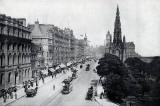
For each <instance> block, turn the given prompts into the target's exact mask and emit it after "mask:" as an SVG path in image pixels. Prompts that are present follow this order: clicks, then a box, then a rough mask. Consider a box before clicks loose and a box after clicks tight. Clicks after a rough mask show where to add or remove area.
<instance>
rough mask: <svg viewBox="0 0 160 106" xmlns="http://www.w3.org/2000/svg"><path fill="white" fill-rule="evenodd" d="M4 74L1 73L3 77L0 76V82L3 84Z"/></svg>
mask: <svg viewBox="0 0 160 106" xmlns="http://www.w3.org/2000/svg"><path fill="white" fill-rule="evenodd" d="M3 76H4V74H1V78H0V84H1V85H2V83H3Z"/></svg>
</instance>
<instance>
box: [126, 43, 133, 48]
mask: <svg viewBox="0 0 160 106" xmlns="http://www.w3.org/2000/svg"><path fill="white" fill-rule="evenodd" d="M126 47H127V48H135V45H134V43H133V42H126Z"/></svg>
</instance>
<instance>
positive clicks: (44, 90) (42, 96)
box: [6, 72, 71, 106]
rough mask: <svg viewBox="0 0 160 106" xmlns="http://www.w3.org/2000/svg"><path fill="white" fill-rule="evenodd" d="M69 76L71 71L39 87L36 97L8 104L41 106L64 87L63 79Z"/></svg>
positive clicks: (13, 105) (24, 98)
mask: <svg viewBox="0 0 160 106" xmlns="http://www.w3.org/2000/svg"><path fill="white" fill-rule="evenodd" d="M68 76H71V72H67V73H66V74H64V75H62V76H60V77H59V78H57V79H54V80H52V81H50V82H48V83H46V84H45V85H44V86H42V87H40V88H39V89H38V92H37V95H36V96H34V97H26V96H24V97H22V98H20V99H18V100H17V101H14V102H12V103H10V104H8V105H6V106H40V105H42V104H44V103H45V101H46V100H48V99H49V98H50V97H51V96H53V95H56V94H57V93H58V92H59V90H60V89H61V87H62V83H61V82H62V81H63V80H64V79H66V78H67V77H68ZM53 85H55V90H53Z"/></svg>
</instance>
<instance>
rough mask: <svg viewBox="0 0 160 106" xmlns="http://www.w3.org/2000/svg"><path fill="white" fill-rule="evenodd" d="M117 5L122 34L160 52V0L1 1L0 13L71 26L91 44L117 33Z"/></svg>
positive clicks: (143, 49)
mask: <svg viewBox="0 0 160 106" xmlns="http://www.w3.org/2000/svg"><path fill="white" fill-rule="evenodd" d="M117 4H118V5H119V9H120V18H121V25H122V35H125V36H126V40H127V41H133V42H134V43H135V45H136V52H138V53H139V54H141V55H144V56H154V55H160V0H0V13H2V14H6V15H8V16H11V17H15V18H21V17H22V18H26V19H27V22H28V23H30V24H33V23H34V21H35V20H37V18H38V20H39V22H40V23H43V24H54V25H56V26H58V27H60V28H64V27H69V28H71V29H73V31H74V34H75V36H76V37H80V35H81V34H84V33H86V34H87V36H88V38H89V40H90V41H91V44H94V45H104V39H105V35H106V33H107V31H108V30H110V32H111V33H112V34H113V28H114V20H115V15H116V6H117Z"/></svg>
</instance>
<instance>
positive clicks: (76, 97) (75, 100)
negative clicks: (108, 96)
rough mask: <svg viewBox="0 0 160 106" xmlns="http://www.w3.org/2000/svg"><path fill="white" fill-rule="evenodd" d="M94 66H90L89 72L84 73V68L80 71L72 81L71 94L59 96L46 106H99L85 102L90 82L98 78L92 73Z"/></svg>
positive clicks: (93, 102)
mask: <svg viewBox="0 0 160 106" xmlns="http://www.w3.org/2000/svg"><path fill="white" fill-rule="evenodd" d="M94 65H95V64H92V65H91V70H90V71H85V68H83V69H82V71H81V72H80V75H79V77H78V78H77V79H76V80H75V81H73V91H72V92H71V93H69V94H66V95H64V94H59V95H58V96H57V97H56V98H55V99H53V100H52V101H50V103H48V105H47V106H100V104H98V103H97V102H96V101H94V100H93V101H90V100H85V97H86V94H87V90H88V88H89V87H90V82H91V80H93V79H97V78H98V76H97V74H96V73H93V71H92V70H93V67H95V66H94Z"/></svg>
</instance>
